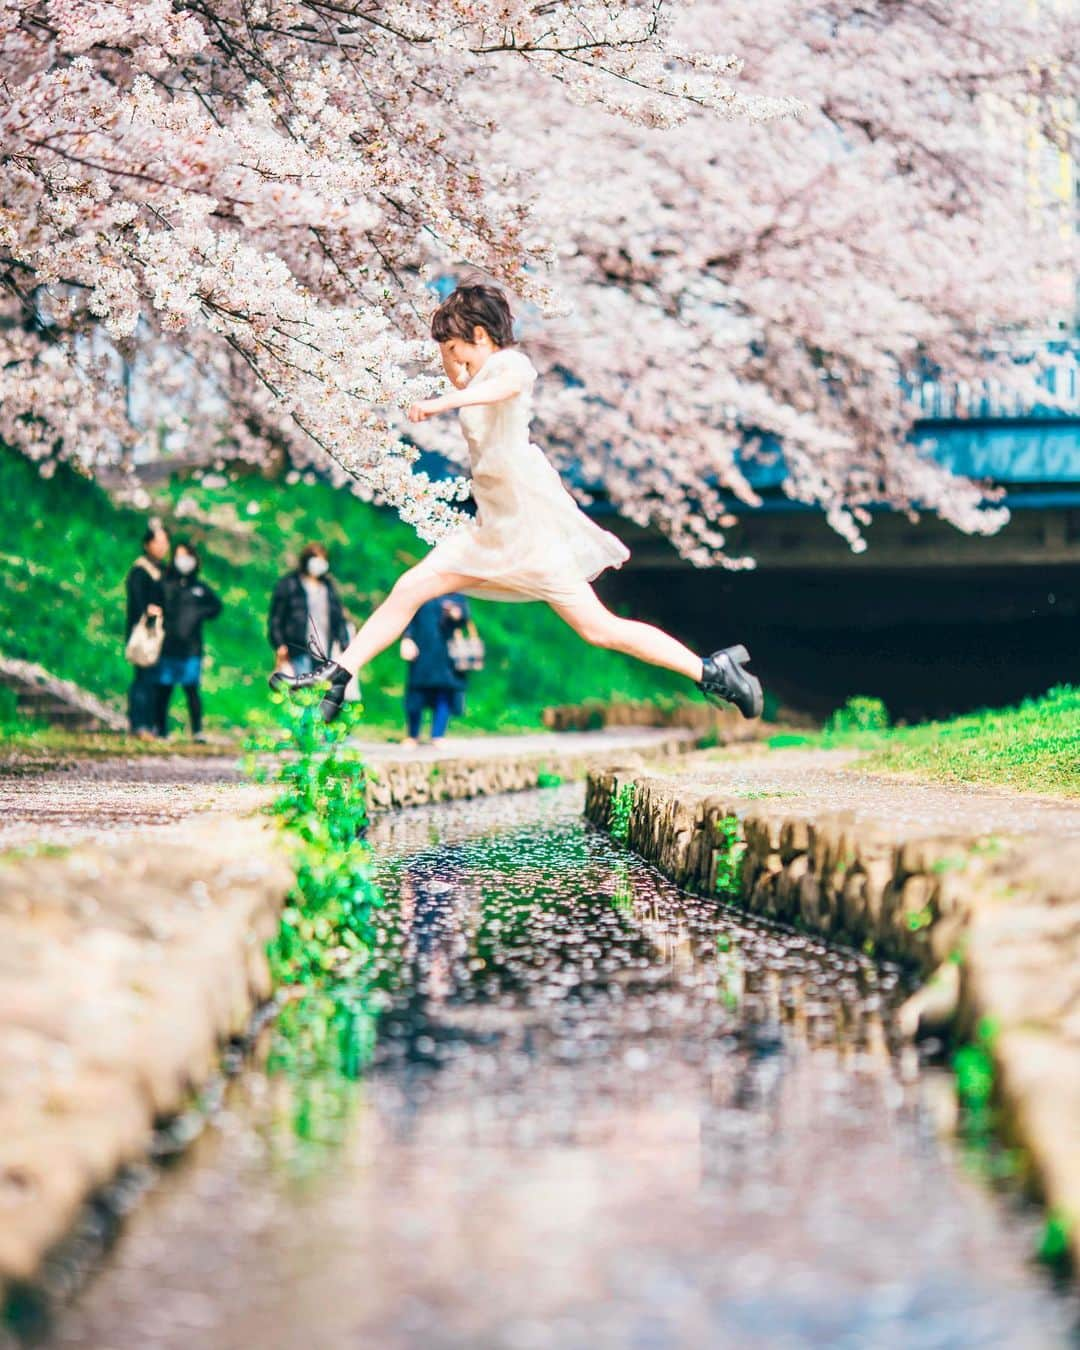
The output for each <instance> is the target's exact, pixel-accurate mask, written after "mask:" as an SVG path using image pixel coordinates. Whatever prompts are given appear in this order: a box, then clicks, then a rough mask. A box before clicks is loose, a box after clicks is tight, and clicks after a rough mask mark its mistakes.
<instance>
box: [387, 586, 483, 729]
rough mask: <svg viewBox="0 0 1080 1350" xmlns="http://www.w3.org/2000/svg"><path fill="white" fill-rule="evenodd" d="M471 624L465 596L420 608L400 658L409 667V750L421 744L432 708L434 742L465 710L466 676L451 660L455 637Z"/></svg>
mask: <svg viewBox="0 0 1080 1350" xmlns="http://www.w3.org/2000/svg"><path fill="white" fill-rule="evenodd" d="M468 622H469V604H468V601H467V600H466V599H465V597H464V596H463V595H444V596H440V597H439V598H438V599H437V600H429V601H428V602H427V604H424V605H421V606H420V608H419V609H418V610H417V611H416V614H415V616H414V617H413V621H412V623H410V624H409V626H408V628H406V630H405V635H404V637H403V638H402V640H401V655H402V656H403V657H404V658H405V660H406V661H408V663H409V679H408V684H407V686H406V690H405V719H406V722H407V723H408V730H409V734H408V736H407V738H406V739H405V741H404V744H405V745H407V746H414V745H416V743H417V741H418V739H419V737H420V727H421V724H422V722H423V717H424V712H425V710H426V709H429V708H430V710H431V743H432V745H438V743H439V742H440V741H441V740H442V738H443V737H444V736H445V735H446V729H447V727H448V726H449V724H450V718H451V717H460V716H461V713H462V711H463V710H464V706H465V676H464V675H463V674H462V673H461V672H460V671H458V670H455V669H454V665H453V662H452V661H451V660H450V639H451V638H452V637H453V635H454V633H455V632H456V631H457V629H459V628H464V627H465V625H466V624H467V623H468Z"/></svg>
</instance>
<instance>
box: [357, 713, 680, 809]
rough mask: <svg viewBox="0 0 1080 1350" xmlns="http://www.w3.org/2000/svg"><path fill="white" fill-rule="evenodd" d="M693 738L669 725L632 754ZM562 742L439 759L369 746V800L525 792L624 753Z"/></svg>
mask: <svg viewBox="0 0 1080 1350" xmlns="http://www.w3.org/2000/svg"><path fill="white" fill-rule="evenodd" d="M586 739H587V738H586ZM695 742H696V737H695V736H694V734H693V732H691V731H687V730H683V729H679V728H672V730H671V733H670V734H669V735H667V736H661V735H659V733H658V734H657V735H656V736H655V737H654V738H652V739H650V740H644V739H643V740H641V741H640V742H639V743H638V744H635V746H634V747H633V755H634V757H635V759H649V758H659V759H667V758H670V756H672V755H677V754H679V753H680V752H682V751H685V750H689V749H692V748H693V746H694V744H695ZM565 745H566V739H563V740H560V741H559V742H556V744H554V745H553V746H552V747H551V748H550V749H537V750H531V751H519V752H517V753H514V754H509V753H503V754H498V755H494V754H486V755H485V754H482V753H481V754H476V755H461V754H457V753H455V754H453V755H447V756H445V757H444V758H440V759H431V758H428V757H425V756H419V755H410V756H405V757H402V758H398V757H391V756H385V757H384V756H380V755H379V754H378V752H374V753H372V754H370V755H367V756H366V759H367V762H368V767H369V770H370V780H369V783H368V805H369V807H370V809H371V810H372V811H373V812H377V811H389V810H394V809H397V808H398V807H403V806H426V805H428V804H430V803H432V802H448V801H460V800H462V799H464V798H469V797H488V796H491V795H492V794H493V793H498V792H525V791H527V790H528V789H529V788H535V787H540V786H543V785H544V783H545V782H550V781H551V780H552V779H561V780H562V781H564V782H569V781H571V780H572V779H580V778H584V777H585V775H586V774H587V773H589V772H590V771H592V770H594V769H597V768H601V767H603V766H605V765H607V764H610V763H611V762H612V759H613V758H618V757H619V756H625V755H626V754H627V753H628V752H627V750H626V749H625V748H622V749H614V748H612V747H610V746H603V745H599V744H597V743H596V742H595V741H594V742H592V743H591V748H588V749H582V750H577V749H573V750H568V749H565V748H564V747H565Z"/></svg>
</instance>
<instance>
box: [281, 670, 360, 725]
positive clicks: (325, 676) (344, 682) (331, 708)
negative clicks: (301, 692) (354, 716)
mask: <svg viewBox="0 0 1080 1350" xmlns="http://www.w3.org/2000/svg"><path fill="white" fill-rule="evenodd" d="M351 679H352V675H351V673H350V672H349V671H347V670H346V669H345V667H344V666H339V665H338V663H337V662H336V661H329V660H327V661H321V662H320V663H319V664H318V665H317V666H316V667H315V669H314V670H312V671H310V672H309V673H308V674H307V675H288V674H286V672H285V671H283V670H275V671H274V673H273V675H271V676H270V688H271V689H323V690H324V691H325V692H324V693H323V696H322V702H321V703H320V704H319V712H320V713H322V718H323V721H324V722H332V721H333V720H334V718H335V717H337V715H338V713H340V712H341V709H342V707H343V706H344V704H345V690H346V688H347V687H348V684H349V681H350V680H351Z"/></svg>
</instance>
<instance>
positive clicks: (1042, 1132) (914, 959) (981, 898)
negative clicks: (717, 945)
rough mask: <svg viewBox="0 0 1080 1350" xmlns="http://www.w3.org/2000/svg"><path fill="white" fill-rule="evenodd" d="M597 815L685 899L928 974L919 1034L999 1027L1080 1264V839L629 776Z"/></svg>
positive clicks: (1033, 1162) (1016, 1120)
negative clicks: (920, 825) (705, 899)
mask: <svg viewBox="0 0 1080 1350" xmlns="http://www.w3.org/2000/svg"><path fill="white" fill-rule="evenodd" d="M585 811H586V816H587V817H588V819H589V820H590V821H592V822H593V824H595V825H597V826H599V827H601V828H603V829H608V830H611V831H612V832H613V833H614V834H616V835H617V836H618V837H620V838H622V839H623V840H624V842H625V843H626V844H627V846H628V847H630V848H631V849H633V850H634V851H635V852H636V853H638V854H639V855H640V856H641V857H643V858H644V859H645V860H646V861H647V862H650V863H652V864H653V866H655V867H656V868H657V869H658V870H659V871H660V872H662V873H663V874H664V875H665V876H667V877H669V878H670V879H671V880H673V881H674V882H676V883H677V884H678V885H679V886H681V887H683V888H684V889H686V890H689V891H693V892H696V893H698V894H703V895H714V896H718V897H721V898H723V897H724V896H726V898H727V899H728V900H729V901H731V902H733V903H736V904H739V905H741V906H742V907H743V908H744V909H746V910H747V911H748V912H750V913H751V914H755V915H760V916H761V917H764V918H768V919H773V920H777V921H779V922H782V923H787V924H792V925H794V926H796V927H799V928H801V929H803V930H804V931H808V932H811V933H813V934H815V935H819V936H821V937H825V938H829V939H831V940H833V941H840V942H842V943H846V944H848V945H852V946H856V947H858V948H861V949H862V950H865V951H872V952H873V953H874V954H875V955H877V956H880V957H882V958H885V959H891V960H895V961H898V962H900V963H901V964H902V965H904V966H905V967H907V968H908V969H909V970H911V971H913V972H914V973H917V974H918V976H919V977H920V980H921V983H920V985H919V988H918V989H917V991H916V993H915V994H914V995H913V996H912V998H911V999H910V1000H909V1001H908V1003H907V1005H905V1008H904V1010H903V1013H902V1024H903V1029H904V1030H905V1031H907V1032H908V1033H909V1034H916V1033H917V1032H919V1031H920V1030H935V1031H943V1030H949V1031H950V1032H951V1033H952V1034H953V1035H954V1036H955V1037H957V1038H959V1039H964V1038H968V1037H970V1036H972V1035H973V1034H975V1032H976V1029H977V1028H980V1027H982V1028H988V1029H989V1032H988V1034H987V1044H988V1046H989V1048H990V1053H991V1054H992V1056H993V1059H994V1062H995V1071H996V1075H995V1087H996V1091H997V1094H998V1099H999V1102H1000V1104H1001V1106H1002V1107H1003V1110H1004V1117H1005V1126H1006V1130H1007V1133H1008V1135H1009V1137H1010V1138H1012V1139H1014V1140H1015V1141H1016V1142H1017V1143H1019V1144H1020V1145H1021V1146H1022V1148H1023V1149H1024V1150H1025V1151H1026V1154H1027V1158H1028V1160H1029V1163H1030V1166H1031V1169H1032V1170H1031V1173H1030V1176H1029V1178H1028V1179H1029V1180H1030V1182H1031V1183H1032V1184H1033V1187H1034V1189H1035V1190H1036V1192H1037V1194H1039V1195H1040V1197H1041V1198H1042V1199H1043V1201H1044V1202H1045V1204H1046V1205H1047V1207H1048V1209H1049V1211H1050V1213H1051V1214H1052V1215H1054V1216H1055V1220H1056V1222H1058V1223H1059V1224H1061V1225H1063V1226H1064V1228H1065V1230H1066V1232H1067V1234H1068V1242H1069V1246H1070V1251H1071V1256H1072V1259H1073V1261H1074V1262H1075V1261H1076V1260H1077V1257H1078V1256H1080V1229H1078V1220H1080V997H1078V995H1080V960H1078V957H1080V841H1076V840H1072V841H1062V840H1055V839H1051V838H1048V837H1045V836H1043V837H1035V838H1031V837H1028V838H1015V839H1013V838H1008V839H1003V838H1001V837H998V836H985V835H983V836H980V835H974V834H961V835H957V834H955V833H954V834H948V835H946V834H938V835H934V834H927V833H924V832H921V831H912V832H911V833H910V834H909V835H908V837H905V831H904V829H903V827H897V826H895V825H890V823H889V822H888V820H887V818H881V819H866V818H864V817H863V815H862V813H860V812H857V811H843V812H834V811H828V810H821V811H819V812H816V813H813V814H811V815H810V817H809V818H807V816H806V815H805V814H804V813H798V814H796V813H793V812H791V811H790V810H788V811H785V808H784V805H783V803H780V802H772V803H770V802H756V801H755V802H752V803H751V802H748V801H746V800H745V799H741V798H739V797H737V796H735V795H734V794H731V795H724V794H723V793H718V792H717V791H716V790H715V789H713V790H711V791H710V790H709V788H708V787H695V786H694V785H693V783H692V782H688V781H686V779H685V778H683V779H679V778H672V777H670V776H664V775H661V774H655V773H649V772H647V771H645V770H644V769H642V768H641V767H639V766H634V765H629V766H627V767H626V768H614V769H605V770H599V771H594V772H593V773H591V774H590V775H589V778H588V787H587V792H586V808H585ZM729 888H730V889H729Z"/></svg>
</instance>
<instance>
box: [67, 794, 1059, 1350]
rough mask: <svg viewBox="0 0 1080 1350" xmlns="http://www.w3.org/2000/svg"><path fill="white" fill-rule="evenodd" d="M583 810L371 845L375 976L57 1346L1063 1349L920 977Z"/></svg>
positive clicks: (151, 1222)
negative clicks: (682, 868) (966, 1128)
mask: <svg viewBox="0 0 1080 1350" xmlns="http://www.w3.org/2000/svg"><path fill="white" fill-rule="evenodd" d="M579 810H580V802H579V797H578V796H577V795H576V794H575V793H574V792H573V791H569V792H560V793H556V794H552V793H548V794H534V795H530V796H528V797H519V798H516V799H510V800H504V801H492V802H485V803H471V804H467V805H462V806H443V807H438V808H429V809H428V808H426V809H423V810H418V811H415V812H410V813H405V814H403V815H402V816H399V817H396V818H395V819H393V820H391V821H386V822H382V823H380V824H378V825H377V826H376V827H375V828H374V829H373V830H372V836H371V837H372V843H373V845H374V848H375V853H376V856H377V857H379V858H381V859H382V862H381V863H380V866H379V877H378V880H379V882H380V885H381V886H382V888H383V890H384V893H385V895H386V898H387V901H388V904H387V908H386V910H385V911H384V915H385V924H384V927H383V929H382V931H381V933H380V937H379V946H378V960H377V961H376V963H375V969H374V970H373V972H372V974H371V980H370V983H369V984H368V985H366V986H365V987H364V988H363V989H362V990H361V989H358V988H357V987H356V986H355V985H354V986H351V987H350V988H349V989H346V990H343V991H340V994H338V995H337V996H335V997H334V998H332V999H331V1000H330V1001H329V1002H322V1003H319V1002H314V1003H312V1002H308V1001H307V1000H305V1001H304V1003H298V1004H296V1005H292V1006H290V1007H289V1008H287V1009H286V1010H285V1012H284V1013H283V1015H282V1017H281V1019H280V1020H279V1023H278V1025H277V1027H276V1028H275V1029H274V1031H273V1032H272V1044H271V1048H270V1051H269V1055H268V1057H267V1058H266V1060H265V1063H264V1064H263V1065H262V1066H261V1067H259V1066H258V1064H256V1065H253V1066H251V1067H250V1068H249V1069H247V1070H246V1071H245V1072H244V1073H243V1074H242V1075H241V1076H240V1078H239V1080H238V1081H237V1083H236V1084H235V1085H234V1090H233V1092H232V1094H231V1096H230V1099H229V1101H228V1104H227V1106H226V1107H225V1108H224V1109H223V1110H222V1111H221V1112H220V1113H219V1115H218V1117H217V1118H216V1120H215V1121H214V1124H213V1128H212V1129H211V1130H209V1131H208V1132H207V1134H206V1136H205V1137H204V1139H203V1140H202V1141H201V1143H200V1145H199V1147H198V1148H197V1149H196V1150H195V1152H194V1155H193V1156H192V1157H191V1159H190V1160H189V1161H188V1163H187V1164H186V1165H185V1166H183V1167H182V1168H181V1169H179V1170H178V1171H177V1172H176V1173H175V1174H173V1175H170V1176H168V1177H166V1178H165V1179H164V1180H163V1181H162V1182H161V1183H160V1184H159V1185H158V1187H157V1188H156V1191H155V1192H154V1193H153V1194H152V1196H151V1197H150V1199H149V1202H148V1203H147V1204H145V1205H144V1206H143V1207H142V1209H141V1210H140V1212H139V1213H138V1214H137V1215H136V1216H135V1218H134V1219H133V1220H132V1222H131V1223H130V1225H129V1229H128V1231H127V1233H126V1235H125V1237H124V1239H123V1240H122V1242H121V1243H120V1244H119V1246H118V1247H117V1249H116V1251H115V1253H114V1255H113V1257H112V1258H111V1260H110V1263H109V1267H108V1269H107V1270H106V1271H104V1272H103V1273H102V1275H101V1276H100V1278H99V1279H98V1280H97V1281H96V1282H95V1284H94V1285H93V1286H92V1287H91V1288H90V1289H88V1290H87V1292H86V1293H85V1295H84V1296H83V1298H82V1300H81V1301H80V1303H79V1304H78V1305H77V1306H76V1307H75V1308H74V1309H73V1310H72V1311H71V1313H70V1314H69V1315H68V1316H67V1317H66V1319H65V1320H64V1321H63V1323H62V1325H61V1326H60V1327H59V1328H58V1330H57V1334H56V1338H55V1342H54V1343H55V1345H57V1346H64V1347H83V1350H90V1348H91V1347H93V1348H94V1350H100V1347H106V1346H107V1347H109V1350H134V1348H135V1347H140V1350H141V1348H142V1347H147V1346H154V1347H158V1348H160V1350H181V1347H183V1350H189V1347H191V1346H198V1347H200V1350H201V1348H202V1347H207V1348H208V1350H248V1347H251V1346H254V1345H260V1346H268V1347H280V1348H281V1350H293V1347H296V1350H300V1347H305V1350H306V1347H308V1346H312V1345H314V1346H317V1347H320V1350H322V1348H323V1347H327V1348H329V1350H337V1347H369V1346H370V1347H378V1350H384V1348H386V1350H397V1348H398V1347H402V1348H404V1347H414V1346H415V1347H424V1350H428V1347H432V1348H434V1350H439V1348H440V1347H485V1348H486V1347H507V1348H508V1350H518V1348H520V1350H543V1348H544V1347H559V1350H576V1348H577V1347H582V1348H584V1347H590V1350H591V1347H596V1346H601V1347H606V1346H611V1347H638V1346H641V1347H653V1346H656V1347H668V1346H688V1347H698V1346H701V1347H710V1350H711V1348H712V1347H725V1346H733V1347H735V1346H737V1347H740V1348H741V1347H746V1346H768V1347H776V1346H811V1345H812V1346H823V1345H828V1346H859V1347H862V1346H874V1347H877V1346H903V1347H905V1348H906V1347H912V1346H924V1345H925V1346H927V1347H929V1346H958V1347H959V1346H963V1347H965V1348H966V1347H971V1346H1029V1345H1030V1346H1038V1347H1043V1346H1052V1345H1059V1344H1066V1343H1067V1314H1068V1310H1067V1308H1066V1307H1065V1306H1064V1304H1062V1303H1059V1302H1057V1301H1055V1299H1054V1298H1053V1297H1052V1296H1051V1295H1050V1294H1049V1293H1048V1292H1047V1291H1046V1289H1045V1288H1044V1287H1043V1286H1042V1284H1041V1283H1040V1282H1039V1280H1038V1278H1037V1277H1036V1276H1035V1275H1034V1274H1033V1273H1032V1272H1031V1271H1030V1270H1029V1269H1028V1268H1027V1266H1026V1265H1025V1255H1026V1251H1027V1246H1026V1244H1027V1243H1028V1242H1029V1240H1030V1233H1029V1232H1028V1227H1027V1226H1026V1221H1025V1220H1023V1218H1022V1217H1021V1216H1020V1215H1006V1214H1005V1213H1003V1212H1002V1210H1001V1209H1000V1208H998V1207H997V1206H996V1205H995V1204H994V1203H993V1202H992V1201H991V1200H990V1198H989V1197H988V1196H987V1195H986V1194H985V1192H983V1191H981V1190H980V1189H978V1188H976V1187H973V1186H970V1185H969V1184H968V1183H966V1182H964V1181H963V1180H961V1179H960V1178H959V1177H958V1176H957V1174H956V1172H955V1170H954V1169H953V1167H952V1164H951V1162H950V1157H951V1155H950V1154H949V1152H948V1150H946V1149H943V1148H942V1147H941V1146H940V1145H939V1144H938V1142H937V1140H936V1138H935V1136H934V1132H933V1130H932V1128H931V1127H930V1122H929V1120H928V1118H927V1114H926V1112H925V1110H924V1107H923V1105H922V1102H923V1100H924V1098H923V1089H922V1085H921V1083H920V1082H919V1080H918V1077H917V1075H916V1074H909V1073H907V1072H901V1071H900V1069H899V1067H898V1065H899V1063H900V1061H898V1059H897V1056H896V1054H895V1053H894V1051H893V1049H892V1048H891V1047H890V1016H891V1011H892V1009H893V1007H894V1005H895V1003H896V1001H897V1000H898V998H899V997H900V995H901V991H900V989H899V987H898V981H897V978H896V975H895V973H894V972H892V971H890V970H888V969H880V970H879V969H878V968H876V967H874V966H873V965H872V964H870V963H869V962H868V961H866V960H864V959H862V958H861V957H859V956H857V955H855V954H853V953H850V952H841V951H830V950H829V949H827V948H824V947H822V946H820V945H818V944H815V943H814V942H811V941H810V940H808V939H807V938H805V937H803V936H801V935H798V934H792V933H782V932H779V931H777V930H773V929H770V928H768V927H766V926H764V925H761V924H756V923H753V922H748V921H745V920H744V919H742V918H741V917H740V916H738V915H737V914H736V913H735V912H734V911H731V910H725V909H723V908H718V907H717V906H716V905H714V904H712V903H710V902H707V901H704V900H696V899H693V898H689V897H686V896H682V895H680V894H679V893H678V892H677V891H676V890H675V888H674V887H672V886H671V885H669V884H668V883H667V882H665V881H664V880H663V879H661V878H660V877H658V876H657V875H656V873H654V872H653V871H652V870H651V869H650V868H649V867H647V866H646V865H644V864H643V863H641V862H639V861H637V860H635V859H633V858H632V857H630V856H629V855H628V854H627V853H626V852H625V851H624V850H622V849H621V848H619V847H618V846H617V845H614V844H612V843H611V841H610V840H607V839H606V838H604V837H602V836H601V835H599V834H597V833H595V832H593V831H591V830H589V829H588V828H586V827H585V826H583V825H582V824H581V823H580V820H579V818H578V814H577V813H578V811H579ZM365 1065H368V1068H367V1071H366V1072H362V1070H363V1069H364V1066H365ZM358 1075H359V1077H358Z"/></svg>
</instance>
